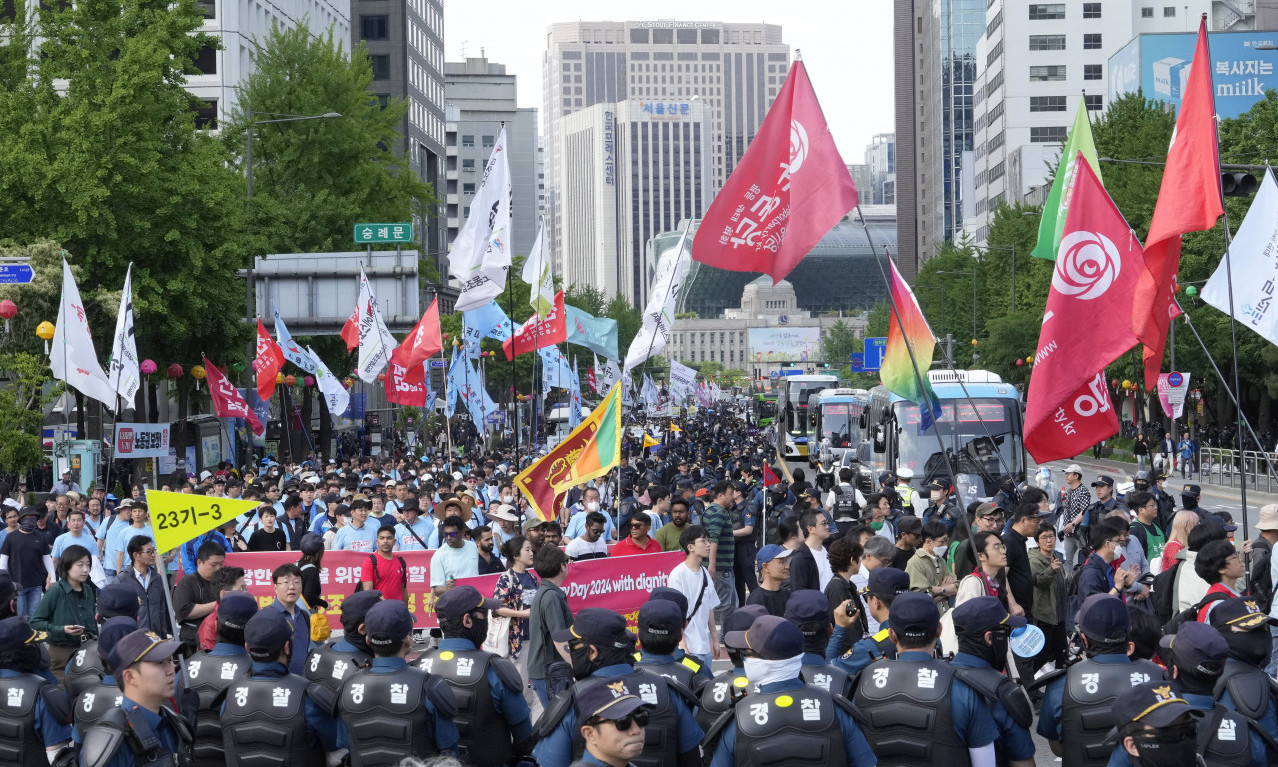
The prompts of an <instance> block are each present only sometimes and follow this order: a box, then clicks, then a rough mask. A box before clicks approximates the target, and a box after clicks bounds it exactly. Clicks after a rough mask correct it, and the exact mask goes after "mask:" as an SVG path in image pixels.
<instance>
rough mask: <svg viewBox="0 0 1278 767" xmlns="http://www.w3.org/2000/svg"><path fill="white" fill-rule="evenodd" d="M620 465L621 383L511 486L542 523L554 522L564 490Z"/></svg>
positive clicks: (613, 387)
mask: <svg viewBox="0 0 1278 767" xmlns="http://www.w3.org/2000/svg"><path fill="white" fill-rule="evenodd" d="M620 462H621V384H620V383H615V384H613V386H612V389H611V390H609V392H608V394H607V396H605V397H604V398H603V401H602V402H600V403H599V407H597V408H595V409H594V411H593V412H591V414H590V415H589V417H587V418H586V419H585V420H584V421H582V422H581V424H580V425H578V426H577V428H575V429H573V430H572V433H570V434H569V435H568V436H567V437H564V439H563V441H562V442H560V443H559V444H558V445H555V447H554V449H553V450H551V451H550V452H549V453H547V454H546V455H545V456H543V457H542V458H541V459H540V460H538V461H537V462H536V463H534V464H532V465H531V466H529V467H528V468H527V469H524V470H523V471H522V472H520V474H519V476H517V477H515V487H516V488H518V489H519V490H520V492H522V493H523V494H524V496H526V497H527V498H528V503H529V504H530V505H531V506H532V507H533V511H535V512H537V516H538V517H540V518H541V519H543V520H551V519H555V518H556V517H557V516H558V515H559V512H560V509H559V508H558V507H559V505H560V504H561V503H562V502H563V501H562V499H563V496H564V494H565V493H566V492H567V491H568V488H570V487H573V486H575V485H579V484H581V483H582V482H585V481H586V480H590V479H594V478H595V477H601V476H603V475H604V474H607V473H608V472H609V471H611V470H612V467H614V466H616V465H617V464H618V463H620Z"/></svg>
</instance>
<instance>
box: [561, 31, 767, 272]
mask: <svg viewBox="0 0 1278 767" xmlns="http://www.w3.org/2000/svg"><path fill="white" fill-rule="evenodd" d="M542 61H543V67H542V73H543V78H544V80H543V87H542V97H543V99H544V101H543V109H542V115H543V120H544V130H543V136H544V139H545V148H546V219H547V224H548V227H549V228H548V231H549V233H550V240H549V242H550V247H551V252H552V253H553V254H554V257H555V258H556V260H557V261H558V262H560V263H563V262H564V261H565V260H570V257H569V255H568V253H566V252H564V250H563V249H564V246H565V234H564V232H565V229H566V227H568V226H570V225H573V223H574V220H575V219H577V218H579V217H580V216H582V215H584V213H583V212H582V211H581V210H577V209H573V208H571V207H569V206H568V205H567V200H568V195H569V193H570V191H571V190H570V189H569V187H568V185H567V182H566V180H565V174H566V173H567V171H568V168H567V166H566V165H565V163H564V157H565V143H564V141H565V136H566V132H565V127H564V126H565V125H566V122H567V119H568V117H569V116H570V115H573V114H574V113H576V112H580V111H582V110H585V109H588V108H590V107H592V106H594V105H596V104H617V103H619V102H623V101H628V100H629V101H643V102H645V103H653V104H657V103H663V104H665V105H669V104H671V103H674V104H676V105H677V104H698V103H699V104H701V105H703V106H704V107H705V109H706V120H708V122H709V130H710V152H711V157H710V178H709V179H708V180H707V186H706V187H705V188H703V189H702V194H703V196H704V199H705V200H706V202H707V203H708V202H709V200H710V199H713V196H714V194H715V193H716V192H717V191H718V190H719V188H720V187H721V186H722V185H723V181H724V180H725V179H726V178H727V177H728V175H729V174H730V173H731V172H732V170H733V168H735V167H736V164H737V162H738V161H739V160H740V159H741V155H742V154H744V153H745V150H746V147H747V146H748V145H749V143H750V140H751V139H753V138H754V135H755V133H756V132H757V131H758V129H759V125H760V124H762V122H763V118H764V116H765V115H766V114H767V111H768V108H769V107H770V106H771V105H772V101H773V100H774V99H775V98H776V94H777V92H778V91H779V90H780V89H781V85H782V84H783V83H784V82H785V77H786V73H787V71H788V70H789V65H790V48H789V46H788V45H786V44H785V43H783V42H782V40H781V27H780V26H777V25H774V24H728V23H723V22H714V21H669V20H660V21H623V22H611V21H599V22H592V21H575V22H569V23H561V24H552V25H550V28H549V29H548V31H547V33H546V51H545V53H544V54H543V60H542ZM702 213H704V210H697V211H696V212H695V213H694V215H697V216H700V215H701V214H702ZM574 268H576V267H574ZM561 273H564V274H565V276H566V277H567V278H568V279H569V280H572V279H574V278H575V277H576V275H575V274H574V273H573V272H572V270H571V269H565V270H564V271H562V272H561Z"/></svg>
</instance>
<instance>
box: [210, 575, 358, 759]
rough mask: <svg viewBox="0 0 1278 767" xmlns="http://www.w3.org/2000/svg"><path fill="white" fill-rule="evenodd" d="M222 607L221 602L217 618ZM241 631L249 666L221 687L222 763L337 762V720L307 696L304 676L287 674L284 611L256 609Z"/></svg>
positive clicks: (288, 629)
mask: <svg viewBox="0 0 1278 767" xmlns="http://www.w3.org/2000/svg"><path fill="white" fill-rule="evenodd" d="M223 602H224V603H225V598H223ZM223 609H225V604H224V605H223V607H222V608H219V609H218V617H219V618H220V617H221V613H222V610H223ZM243 634H244V646H245V647H247V648H248V652H249V656H250V657H251V658H252V667H251V669H250V672H249V674H248V675H245V676H241V677H240V678H238V679H236V680H235V681H233V682H231V683H230V685H229V686H228V687H227V688H226V693H225V702H224V703H223V706H222V708H221V725H222V744H223V748H224V750H225V752H226V762H225V764H226V766H227V767H253V766H255V765H275V764H290V765H303V764H306V765H319V764H323V763H324V761H325V760H326V759H327V763H328V764H329V765H336V764H337V763H339V762H340V761H341V759H342V757H343V756H345V752H344V751H339V750H338V747H337V728H336V726H335V725H336V723H335V722H334V721H333V720H332V718H331V717H329V716H328V715H327V714H324V713H322V712H321V711H320V709H319V707H318V706H317V705H315V702H314V701H312V700H311V698H310V696H308V695H307V694H306V687H307V681H306V679H304V678H303V677H300V676H298V675H296V674H290V673H289V672H288V661H289V655H290V654H291V653H292V651H293V628H292V626H290V625H289V623H288V620H287V619H286V618H285V617H284V614H283V613H280V612H278V611H275V610H263V611H261V612H258V613H256V614H254V615H253V616H252V617H250V618H249V619H248V621H247V622H246V625H245V626H244V629H243ZM326 754H327V757H326V756H325V755H326Z"/></svg>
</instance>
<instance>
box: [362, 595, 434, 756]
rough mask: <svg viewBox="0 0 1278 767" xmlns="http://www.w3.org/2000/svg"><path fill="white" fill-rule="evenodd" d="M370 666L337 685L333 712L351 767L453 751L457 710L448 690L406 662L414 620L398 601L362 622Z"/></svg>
mask: <svg viewBox="0 0 1278 767" xmlns="http://www.w3.org/2000/svg"><path fill="white" fill-rule="evenodd" d="M364 626H365V630H366V632H367V637H368V646H369V647H370V648H371V649H372V651H373V660H372V661H371V662H370V664H369V666H368V668H365V669H360V670H359V671H356V672H355V673H354V674H352V675H351V676H349V677H347V678H346V680H345V681H344V682H343V683H342V691H341V696H340V697H339V698H338V701H337V711H338V714H339V715H340V716H341V721H342V728H343V730H344V734H339V737H338V743H339V744H340V745H343V746H345V747H347V748H349V749H350V755H351V765H352V767H391V765H396V764H399V761H400V759H402V758H403V757H404V756H417V757H424V756H433V755H435V754H438V753H441V752H443V753H448V754H452V753H455V752H456V750H457V741H458V735H457V726H456V725H454V724H453V717H454V716H456V715H457V704H456V701H455V699H454V697H453V692H452V690H451V689H450V688H449V686H448V684H447V683H446V682H445V681H444V680H442V679H439V678H437V677H435V676H433V675H431V674H429V673H427V672H425V671H423V670H421V669H420V668H417V667H415V666H409V665H408V661H407V660H406V658H407V656H408V652H409V650H410V649H411V648H412V643H411V641H410V635H411V634H412V632H413V614H412V613H410V612H409V611H408V606H407V605H406V604H404V603H403V602H402V601H401V600H398V599H388V600H385V601H382V602H378V603H377V604H375V605H373V606H372V607H371V608H369V610H368V614H367V615H366V616H365V617H364Z"/></svg>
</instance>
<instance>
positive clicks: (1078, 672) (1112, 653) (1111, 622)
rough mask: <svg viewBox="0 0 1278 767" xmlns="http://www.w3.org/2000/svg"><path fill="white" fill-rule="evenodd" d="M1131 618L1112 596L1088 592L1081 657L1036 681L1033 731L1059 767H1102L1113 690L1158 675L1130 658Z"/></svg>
mask: <svg viewBox="0 0 1278 767" xmlns="http://www.w3.org/2000/svg"><path fill="white" fill-rule="evenodd" d="M1131 628H1132V622H1131V616H1130V615H1129V614H1128V612H1127V606H1126V605H1124V604H1123V602H1122V601H1121V600H1120V599H1119V598H1118V597H1115V596H1111V595H1109V594H1093V595H1092V596H1090V597H1088V598H1087V599H1085V600H1083V604H1082V606H1081V607H1080V608H1079V609H1078V632H1079V635H1080V636H1081V638H1082V642H1083V652H1084V655H1085V657H1084V658H1083V660H1080V661H1079V662H1077V663H1075V664H1073V665H1072V666H1070V667H1069V668H1066V669H1058V670H1056V671H1054V672H1052V673H1051V674H1047V675H1046V676H1043V677H1041V678H1039V679H1038V681H1036V682H1035V683H1034V684H1033V685H1031V688H1033V687H1039V686H1044V685H1045V686H1046V689H1045V690H1044V693H1043V702H1042V705H1041V706H1040V708H1039V717H1038V727H1037V728H1036V731H1037V732H1038V734H1039V735H1042V736H1043V737H1044V738H1046V739H1047V742H1048V744H1049V745H1050V746H1051V748H1052V753H1053V754H1056V755H1057V756H1059V757H1061V760H1062V763H1063V767H1085V766H1086V767H1103V765H1104V764H1105V763H1106V762H1107V761H1108V760H1109V755H1110V751H1111V748H1110V746H1109V744H1108V743H1107V742H1106V741H1107V738H1108V734H1109V731H1110V728H1112V727H1113V726H1114V724H1115V719H1114V714H1113V709H1112V708H1111V704H1112V703H1113V702H1114V699H1115V698H1117V697H1118V696H1119V694H1121V693H1123V692H1125V691H1126V690H1128V689H1130V688H1131V687H1133V686H1135V685H1138V684H1143V683H1144V682H1156V681H1159V680H1160V679H1162V678H1163V671H1162V669H1160V668H1159V667H1158V666H1156V665H1154V664H1153V663H1150V662H1149V661H1147V660H1131V659H1130V658H1128V657H1127V656H1128V655H1129V654H1131V652H1132V650H1133V649H1134V645H1133V644H1132V643H1131V641H1130V640H1129V635H1130V633H1131Z"/></svg>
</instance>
